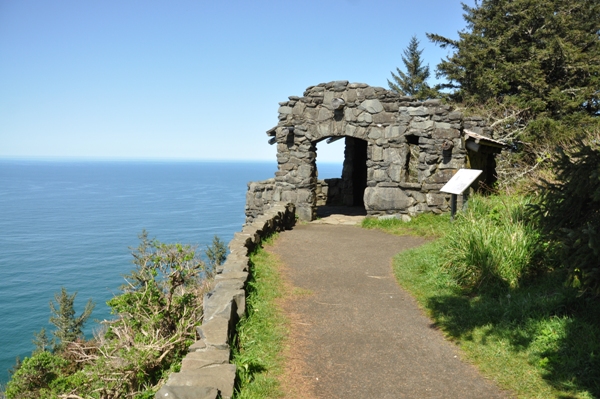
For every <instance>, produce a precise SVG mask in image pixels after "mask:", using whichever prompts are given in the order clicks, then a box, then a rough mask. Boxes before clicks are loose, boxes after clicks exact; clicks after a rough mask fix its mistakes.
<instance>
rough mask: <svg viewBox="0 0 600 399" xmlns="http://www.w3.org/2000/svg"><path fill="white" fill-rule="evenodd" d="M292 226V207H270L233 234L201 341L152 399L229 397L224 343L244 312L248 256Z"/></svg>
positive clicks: (230, 372)
mask: <svg viewBox="0 0 600 399" xmlns="http://www.w3.org/2000/svg"><path fill="white" fill-rule="evenodd" d="M253 184H254V183H253ZM266 186H268V184H266ZM265 190H266V191H267V192H269V190H268V189H267V188H265ZM295 221H296V219H295V206H294V205H293V204H289V203H287V204H286V203H283V202H277V203H274V202H270V206H269V209H267V210H265V212H264V214H262V215H257V216H256V217H254V218H253V220H252V222H251V223H249V224H246V225H244V227H243V229H242V231H241V232H239V233H235V235H234V238H233V240H231V242H229V251H230V253H229V255H228V256H227V260H226V261H225V263H224V264H223V265H221V266H220V267H219V268H218V269H217V275H216V277H215V283H216V284H215V288H214V289H213V290H212V291H211V292H209V293H208V294H206V296H205V297H204V304H203V306H204V318H203V322H202V325H201V326H200V327H197V330H198V336H199V337H200V339H199V340H198V341H196V342H195V343H194V344H193V345H191V346H190V348H189V353H188V354H187V355H186V356H185V358H184V359H183V362H182V364H181V371H180V372H177V373H173V374H171V376H170V377H169V379H168V381H167V383H166V384H165V385H164V386H163V387H162V388H161V389H160V390H159V391H158V392H157V393H156V395H155V398H156V399H167V398H168V399H189V398H194V399H216V398H217V397H219V398H223V399H228V398H231V397H232V395H233V389H234V383H235V371H236V369H235V365H233V364H231V363H229V361H230V357H231V350H230V345H229V343H230V342H231V339H232V337H233V335H234V334H235V329H236V325H237V322H238V321H239V319H240V318H241V317H242V316H243V315H244V313H245V311H246V291H245V287H246V282H247V280H248V276H249V272H250V271H249V255H250V253H251V252H252V251H253V250H254V249H255V248H256V247H257V246H258V245H260V243H261V241H262V240H263V239H264V238H266V237H267V236H269V235H271V234H273V233H275V232H278V231H283V230H286V229H290V228H291V227H292V226H293V225H294V224H295Z"/></svg>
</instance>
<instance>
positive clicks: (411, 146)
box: [404, 134, 421, 183]
mask: <svg viewBox="0 0 600 399" xmlns="http://www.w3.org/2000/svg"><path fill="white" fill-rule="evenodd" d="M406 150H407V151H406V161H405V163H404V173H405V176H404V181H405V182H407V183H418V182H419V155H420V153H421V148H420V147H419V137H418V136H415V135H413V134H411V135H408V136H406Z"/></svg>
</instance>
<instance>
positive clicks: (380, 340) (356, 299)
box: [270, 223, 507, 399]
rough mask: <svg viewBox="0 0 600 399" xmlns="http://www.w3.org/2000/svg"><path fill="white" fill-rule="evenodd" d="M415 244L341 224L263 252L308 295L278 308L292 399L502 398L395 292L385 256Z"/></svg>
mask: <svg viewBox="0 0 600 399" xmlns="http://www.w3.org/2000/svg"><path fill="white" fill-rule="evenodd" d="M423 242H424V240H423V239H422V238H416V237H397V236H392V235H388V234H385V233H383V232H380V231H376V230H366V229H362V228H360V227H356V226H348V225H344V223H340V225H329V224H322V223H319V224H316V223H310V224H304V225H297V226H296V227H294V229H293V230H291V231H286V232H284V233H282V234H281V235H280V236H279V238H278V239H277V240H276V242H275V244H274V246H273V247H272V248H271V249H270V251H271V252H273V253H275V254H277V255H278V256H279V258H280V259H281V260H282V261H283V263H284V265H285V269H286V273H287V274H288V277H289V279H290V280H291V283H292V284H293V285H294V286H295V287H298V288H301V289H304V290H309V291H310V292H311V293H312V294H310V295H304V296H300V297H299V298H298V297H297V298H298V299H295V300H294V301H293V302H290V301H288V303H287V304H286V305H285V307H286V309H287V311H288V312H289V313H290V314H293V315H294V317H293V318H292V320H293V321H292V336H293V340H292V342H295V343H297V345H298V346H297V347H296V348H294V349H292V353H291V355H290V356H291V363H292V364H293V365H294V366H293V367H294V374H295V375H296V377H298V376H300V378H301V379H302V381H301V385H302V386H301V387H300V388H297V389H296V397H302V398H311V397H316V398H327V399H329V398H344V399H351V398H361V399H365V398H377V399H383V398H445V399H448V398H461V399H462V398H503V397H507V396H506V394H504V393H502V392H501V391H500V390H498V388H496V387H495V386H494V385H493V384H491V383H490V382H488V381H487V380H485V379H484V378H482V377H481V376H480V375H479V374H478V372H477V371H476V370H475V369H474V368H473V367H472V366H470V365H468V364H466V363H465V362H463V361H461V360H460V354H459V352H458V350H457V348H456V347H455V346H454V345H453V344H450V343H448V342H447V341H445V340H444V338H443V337H442V334H441V333H440V332H439V331H437V330H436V329H435V328H432V325H431V323H432V322H431V320H429V319H428V318H427V317H425V316H424V315H423V312H422V311H420V310H419V309H418V307H417V304H416V302H415V300H414V299H413V298H412V297H410V296H409V295H408V294H407V293H406V292H405V291H403V290H402V289H400V288H399V287H398V285H397V284H396V282H395V280H394V277H393V275H392V270H391V259H392V257H393V255H394V254H396V253H398V252H400V251H402V250H404V249H407V248H410V247H414V246H417V245H420V244H422V243H423ZM298 365H300V366H298ZM292 380H294V379H293V378H292ZM298 381H299V379H298V378H296V383H295V384H296V385H298ZM298 389H300V390H301V392H300V393H299V394H298V392H297V391H298ZM292 391H293V389H292Z"/></svg>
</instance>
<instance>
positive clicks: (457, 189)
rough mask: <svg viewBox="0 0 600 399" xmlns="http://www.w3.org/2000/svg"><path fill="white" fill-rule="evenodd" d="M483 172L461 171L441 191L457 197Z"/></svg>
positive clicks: (475, 170)
mask: <svg viewBox="0 0 600 399" xmlns="http://www.w3.org/2000/svg"><path fill="white" fill-rule="evenodd" d="M482 172H483V170H479V169H459V170H458V172H456V174H455V175H454V176H452V179H450V180H449V181H448V183H446V184H444V187H442V188H441V189H440V191H441V192H443V193H449V194H456V195H458V194H462V193H463V191H465V190H466V189H467V188H469V186H470V185H471V184H473V182H474V181H475V179H477V177H478V176H479V175H480V174H481V173H482Z"/></svg>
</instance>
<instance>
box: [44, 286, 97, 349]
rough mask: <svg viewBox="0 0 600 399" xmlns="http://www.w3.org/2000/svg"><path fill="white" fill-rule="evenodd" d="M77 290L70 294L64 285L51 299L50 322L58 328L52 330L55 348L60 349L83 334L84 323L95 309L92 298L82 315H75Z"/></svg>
mask: <svg viewBox="0 0 600 399" xmlns="http://www.w3.org/2000/svg"><path fill="white" fill-rule="evenodd" d="M76 296H77V292H76V293H74V294H73V295H69V294H68V293H67V290H66V289H65V288H64V287H62V288H61V291H60V293H56V294H54V300H55V301H56V305H55V304H54V302H53V301H50V311H51V312H52V315H53V316H50V323H52V324H54V326H56V330H55V331H53V332H52V335H54V342H53V348H54V349H55V350H56V349H59V348H61V347H62V346H63V345H64V344H66V343H68V342H73V341H75V340H76V339H77V338H80V337H81V336H83V325H84V324H85V322H86V321H87V319H88V318H89V317H90V315H91V314H92V310H94V306H95V305H94V303H93V302H92V300H91V299H90V300H89V301H88V302H87V303H86V304H85V308H84V310H83V313H81V315H80V316H78V317H76V316H75V307H74V303H75V297H76Z"/></svg>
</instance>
